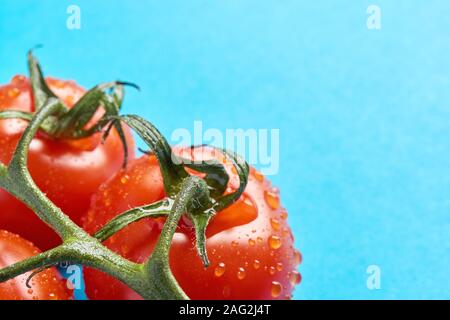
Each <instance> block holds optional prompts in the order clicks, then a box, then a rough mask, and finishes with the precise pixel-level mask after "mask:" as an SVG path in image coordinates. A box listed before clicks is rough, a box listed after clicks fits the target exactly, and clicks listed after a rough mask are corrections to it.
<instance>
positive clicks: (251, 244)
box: [248, 238, 256, 247]
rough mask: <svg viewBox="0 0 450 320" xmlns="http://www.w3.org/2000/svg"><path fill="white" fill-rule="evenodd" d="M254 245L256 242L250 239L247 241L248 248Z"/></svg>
mask: <svg viewBox="0 0 450 320" xmlns="http://www.w3.org/2000/svg"><path fill="white" fill-rule="evenodd" d="M255 243H256V241H255V240H253V239H252V238H250V239H248V244H249V245H250V246H252V247H253V246H254V245H255Z"/></svg>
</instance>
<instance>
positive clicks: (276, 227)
mask: <svg viewBox="0 0 450 320" xmlns="http://www.w3.org/2000/svg"><path fill="white" fill-rule="evenodd" d="M270 225H271V226H272V229H273V230H275V231H278V230H280V221H278V219H275V218H272V219H270Z"/></svg>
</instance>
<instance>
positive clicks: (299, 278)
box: [289, 270, 302, 286]
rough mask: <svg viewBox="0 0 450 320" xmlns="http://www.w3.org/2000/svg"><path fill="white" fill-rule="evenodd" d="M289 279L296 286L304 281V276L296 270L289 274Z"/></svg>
mask: <svg viewBox="0 0 450 320" xmlns="http://www.w3.org/2000/svg"><path fill="white" fill-rule="evenodd" d="M289 281H290V282H291V285H292V286H296V285H297V284H299V283H300V281H302V276H301V274H300V273H299V272H298V271H296V270H294V271H292V272H291V273H290V274H289Z"/></svg>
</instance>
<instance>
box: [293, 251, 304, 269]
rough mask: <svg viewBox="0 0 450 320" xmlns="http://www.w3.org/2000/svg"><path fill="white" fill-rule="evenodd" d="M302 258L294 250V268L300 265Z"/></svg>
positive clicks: (298, 252)
mask: <svg viewBox="0 0 450 320" xmlns="http://www.w3.org/2000/svg"><path fill="white" fill-rule="evenodd" d="M302 260H303V257H302V254H301V253H300V251H298V250H294V263H295V265H296V266H298V265H300V264H301V263H302Z"/></svg>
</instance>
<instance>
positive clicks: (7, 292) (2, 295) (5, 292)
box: [0, 230, 72, 300]
mask: <svg viewBox="0 0 450 320" xmlns="http://www.w3.org/2000/svg"><path fill="white" fill-rule="evenodd" d="M38 253H40V251H39V250H38V249H37V248H36V247H35V246H34V245H33V244H32V243H31V242H29V241H27V240H25V239H23V238H21V237H19V236H18V235H15V234H13V233H10V232H8V231H4V230H0V269H1V268H4V267H7V266H9V265H11V264H14V263H17V262H20V261H22V260H24V259H26V258H30V257H32V256H35V255H37V254H38ZM29 276H30V272H28V273H25V274H23V275H20V276H18V277H16V278H14V279H11V280H9V281H7V282H4V283H0V300H69V299H72V291H71V290H69V289H68V288H67V285H66V281H64V280H63V279H62V278H61V276H60V275H59V274H58V271H57V270H56V269H55V268H50V269H47V270H44V271H42V272H40V273H39V274H37V275H35V276H34V277H33V279H32V280H31V281H30V286H31V288H28V287H27V286H26V280H27V279H28V277H29Z"/></svg>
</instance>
